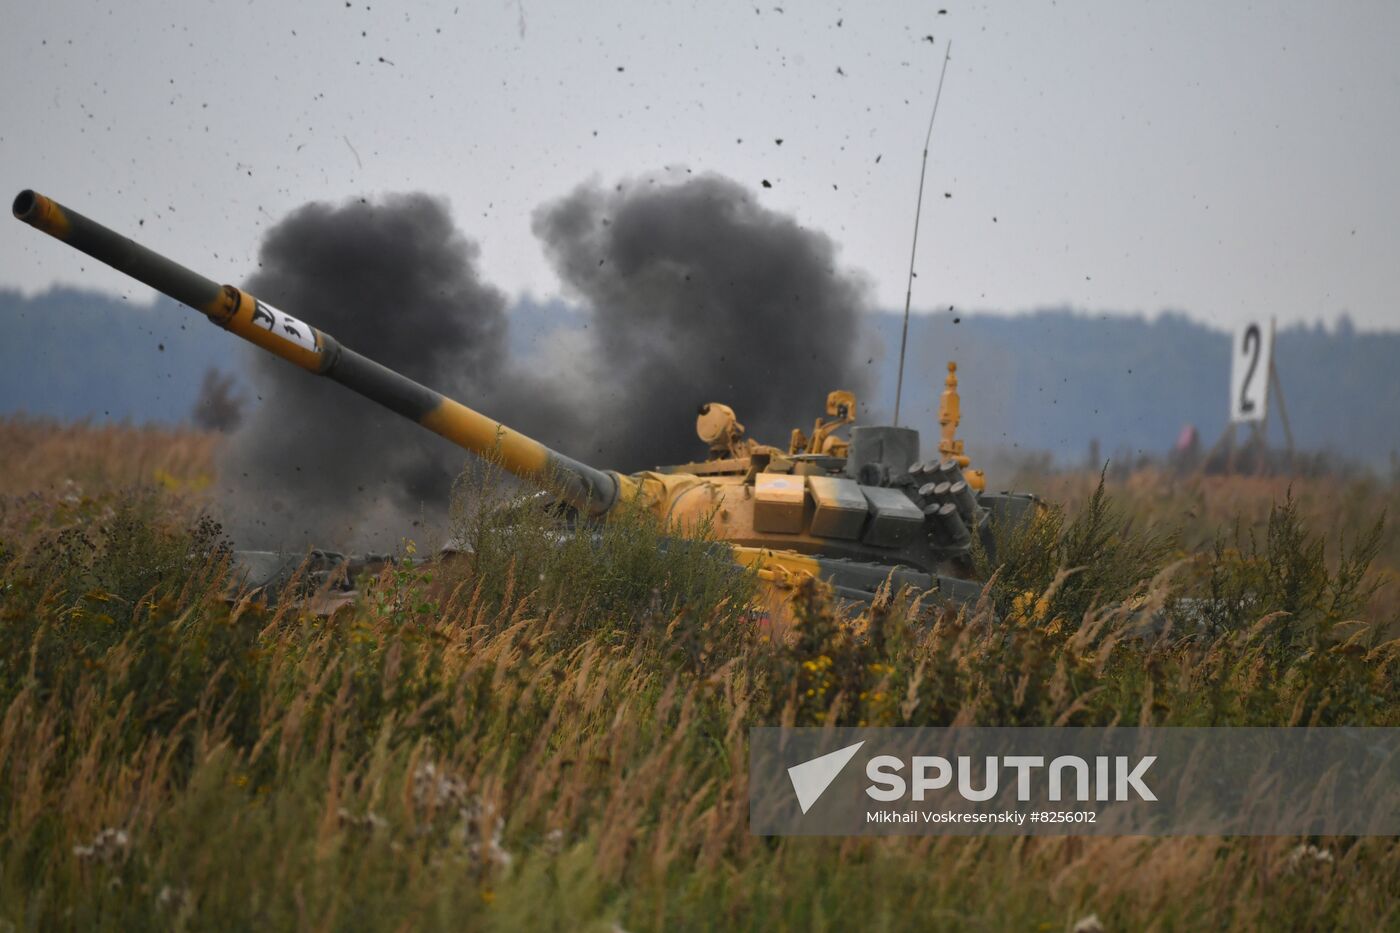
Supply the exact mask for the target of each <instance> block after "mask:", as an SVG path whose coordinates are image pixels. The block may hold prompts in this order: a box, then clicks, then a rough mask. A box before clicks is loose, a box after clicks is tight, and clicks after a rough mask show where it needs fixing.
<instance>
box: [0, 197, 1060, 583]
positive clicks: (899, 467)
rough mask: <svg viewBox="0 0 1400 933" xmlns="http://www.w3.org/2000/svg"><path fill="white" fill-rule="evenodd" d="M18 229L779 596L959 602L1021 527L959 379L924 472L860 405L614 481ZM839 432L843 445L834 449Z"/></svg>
mask: <svg viewBox="0 0 1400 933" xmlns="http://www.w3.org/2000/svg"><path fill="white" fill-rule="evenodd" d="M13 212H14V215H15V216H16V217H17V218H18V219H20V220H22V221H24V222H25V223H28V224H30V225H32V226H34V227H35V228H37V229H39V230H42V231H43V232H45V233H48V234H49V235H51V236H53V237H55V238H57V239H59V240H62V241H64V242H65V243H67V244H68V245H70V246H72V247H73V248H75V249H77V250H80V251H81V252H84V253H86V254H88V255H89V256H91V257H93V258H94V259H97V260H99V261H101V262H103V263H106V264H107V265H109V266H112V267H113V268H115V269H117V270H118V271H120V272H124V273H126V274H127V275H129V276H131V277H132V278H135V279H137V280H138V281H141V282H143V283H145V284H147V285H149V286H151V287H152V288H154V289H156V290H157V291H160V292H162V293H164V294H166V295H168V296H170V297H171V298H174V299H175V300H176V301H179V302H182V303H183V304H185V305H188V306H189V307H191V308H193V309H195V310H196V311H199V312H201V313H202V314H204V315H205V316H206V317H207V318H208V319H209V320H210V321H211V322H212V323H214V324H217V325H218V326H220V327H222V328H223V329H225V330H227V331H229V332H231V333H233V334H236V335H238V336H239V337H242V338H243V339H244V340H247V341H249V342H250V343H253V344H256V345H257V346H259V347H261V348H262V349H264V350H266V351H268V352H269V353H272V354H274V355H276V356H279V357H281V358H282V359H284V360H286V361H287V362H289V363H291V364H292V365H295V366H299V367H301V368H302V369H304V370H306V371H307V372H308V373H311V374H313V375H316V376H322V377H325V378H328V379H332V380H334V381H336V382H338V383H340V384H341V385H343V386H345V387H346V388H348V389H350V390H352V391H354V392H357V393H359V394H360V395H363V396H364V397H366V398H368V399H370V400H371V401H374V402H377V403H378V404H380V405H383V406H384V407H385V408H388V409H390V410H391V411H394V412H397V413H398V414H400V415H403V416H404V417H406V418H409V419H412V420H413V421H416V422H417V423H419V424H421V425H422V426H423V427H425V428H427V429H428V430H430V431H432V432H434V433H436V434H439V435H441V436H442V437H444V438H446V439H448V440H450V441H452V442H453V443H455V444H457V445H459V446H461V447H463V448H465V449H466V450H469V451H471V452H473V453H475V454H478V455H481V456H487V457H490V458H492V459H493V460H494V461H495V462H497V463H499V464H500V465H501V466H502V467H503V468H504V469H506V470H508V471H510V472H511V473H514V474H515V475H517V476H519V477H521V478H522V479H524V480H526V481H528V482H532V483H535V484H537V485H540V486H542V487H544V488H546V489H547V490H548V491H549V492H551V493H552V494H553V495H555V496H557V497H558V498H559V499H560V500H561V501H562V502H564V503H566V504H568V505H569V506H571V507H572V508H573V509H575V510H577V511H578V513H579V514H581V515H586V516H591V517H593V518H595V519H598V520H606V519H607V516H608V515H609V514H610V513H612V512H613V511H614V510H615V509H616V508H617V507H618V506H619V505H620V504H621V503H624V502H635V503H638V504H639V505H641V506H642V507H643V508H645V509H648V510H650V511H651V512H653V513H654V514H656V515H657V516H658V517H660V518H661V519H662V520H664V521H667V522H669V523H671V524H672V525H673V526H674V527H677V528H678V529H680V530H682V531H683V530H684V529H686V528H687V527H695V526H696V525H698V524H699V523H701V522H702V521H709V522H710V523H711V526H712V528H713V529H714V533H715V535H716V536H717V537H718V538H720V539H721V540H723V541H726V542H728V543H729V544H730V545H731V546H732V547H733V549H734V556H735V559H736V560H737V561H738V562H739V563H742V564H745V565H747V566H751V567H754V568H756V569H757V571H758V572H759V574H760V576H762V577H763V578H765V579H767V580H769V581H770V582H772V583H774V584H776V585H779V586H782V585H784V584H790V583H792V582H793V581H794V579H795V578H800V577H802V576H803V575H811V576H816V577H820V578H822V579H825V580H827V581H828V582H829V583H830V584H831V585H832V586H833V587H834V588H835V589H836V591H837V592H838V593H839V594H841V595H844V596H847V597H851V598H860V599H867V598H869V597H870V596H871V595H872V594H873V593H874V592H875V591H876V590H877V589H878V588H879V587H880V585H881V584H883V583H884V582H885V580H886V579H887V578H891V576H892V575H893V579H894V581H895V582H896V584H897V585H901V586H902V585H909V586H914V587H916V588H918V589H920V590H939V591H941V592H942V593H944V594H945V595H948V596H951V597H954V598H958V599H964V598H969V597H972V596H975V595H976V594H977V592H978V591H979V589H980V586H979V585H978V584H976V583H975V582H971V579H970V578H971V576H972V565H971V560H970V548H971V546H972V542H973V538H974V536H981V538H982V539H983V543H984V544H986V545H988V546H990V545H991V543H992V539H991V536H990V534H989V528H990V525H991V522H992V520H993V518H994V517H996V516H1010V517H1012V518H1016V517H1019V515H1021V514H1024V512H1025V511H1026V510H1027V509H1028V508H1029V507H1030V505H1031V503H1032V500H1031V499H1030V497H1026V496H1011V495H1007V494H1002V495H1000V496H991V495H988V494H987V493H985V492H983V491H982V490H983V487H984V480H983V478H982V474H981V473H980V472H979V471H975V470H971V469H970V468H969V458H968V456H967V454H966V453H965V451H964V449H963V443H962V441H960V440H956V439H955V438H954V436H953V434H954V431H955V429H956V427H957V425H958V422H959V418H960V410H959V400H958V394H957V378H956V375H955V367H954V365H953V364H952V363H950V364H949V375H948V380H947V387H946V388H945V391H944V393H943V399H942V404H941V406H940V419H939V420H940V424H941V427H942V437H941V440H940V444H939V452H940V455H941V456H940V459H939V460H935V461H926V462H919V460H918V458H919V451H920V448H919V434H918V432H917V431H915V430H913V429H911V428H898V427H888V426H856V425H854V422H855V417H856V398H855V396H854V395H853V394H852V393H850V392H847V391H844V390H837V391H833V392H831V393H830V395H829V396H828V397H827V405H826V414H827V418H825V419H823V418H818V419H817V420H816V421H815V423H814V424H813V428H812V432H811V433H810V434H807V433H805V432H803V431H802V430H801V429H794V430H793V432H792V435H791V437H790V438H789V442H788V444H787V447H786V449H782V448H779V447H776V446H769V445H766V444H764V443H761V442H759V441H758V440H756V439H754V438H750V437H747V436H746V433H745V429H744V426H743V424H742V423H741V422H740V421H739V413H736V412H735V411H734V410H733V409H732V408H730V407H729V406H728V405H725V404H723V403H721V402H711V403H709V404H706V405H703V406H701V407H700V409H699V413H698V416H697V419H696V432H697V435H698V436H699V439H700V441H701V442H702V443H703V444H705V445H706V447H707V448H708V454H707V456H706V458H705V459H704V460H700V461H695V462H692V463H685V464H681V465H676V466H667V467H658V468H656V469H655V470H650V471H644V472H640V473H634V474H630V475H629V474H623V473H619V472H617V471H613V470H600V469H597V468H595V467H592V466H589V465H588V464H585V463H581V462H579V461H577V460H575V459H573V458H571V457H569V456H566V455H565V454H562V453H560V452H558V451H555V450H552V449H550V448H549V447H546V446H545V445H543V444H541V443H540V442H539V441H536V440H534V439H533V438H530V437H527V436H525V435H524V434H521V433H520V432H518V431H515V430H513V429H512V428H510V427H508V426H506V425H504V424H501V423H500V422H498V421H496V420H494V419H492V418H490V417H489V416H487V415H485V414H482V413H480V412H477V411H475V410H473V409H471V408H469V407H468V406H466V405H464V404H462V403H461V402H459V401H456V400H454V399H450V398H447V397H445V396H443V395H441V394H440V393H438V392H436V391H434V390H433V389H431V388H428V387H427V386H424V385H421V384H419V383H418V382H415V381H414V380H412V379H409V378H408V377H406V376H404V375H402V374H400V373H397V372H394V371H393V370H390V369H388V368H386V367H384V366H382V365H380V364H379V363H376V362H375V361H373V360H371V359H369V358H368V357H365V356H363V355H361V354H359V353H357V352H355V351H354V350H353V349H351V348H349V347H346V346H344V345H343V344H341V343H340V342H339V341H337V340H336V339H335V338H334V337H333V336H332V335H330V334H328V333H326V332H325V331H322V330H320V329H318V328H316V327H315V326H313V325H312V324H310V323H308V322H306V321H302V320H300V319H299V318H297V317H295V316H293V315H291V314H289V313H287V312H285V311H283V310H281V309H279V308H276V307H273V306H272V305H270V304H268V303H267V302H265V301H263V300H261V299H259V298H257V297H255V296H253V295H250V294H249V293H247V292H246V291H244V290H242V289H240V288H237V287H235V286H233V285H220V284H218V283H216V282H214V281H213V280H211V279H207V278H205V277H203V276H201V275H199V274H197V273H195V272H193V271H191V270H189V269H187V268H185V267H184V266H181V265H179V264H178V263H175V262H173V261H172V260H170V259H167V258H165V257H164V256H161V255H159V254H157V253H155V252H153V251H151V250H149V249H147V248H146V247H144V246H140V245H139V244H137V243H134V242H133V241H131V240H129V239H127V238H126V237H124V236H121V235H120V234H117V233H115V232H114V231H112V230H109V229H108V228H106V227H104V226H102V225H101V224H98V223H96V222H94V221H91V220H89V219H88V218H86V217H84V216H82V215H81V214H78V213H77V212H75V211H72V210H69V209H68V208H65V207H63V206H62V205H60V204H58V203H57V202H55V201H53V200H50V199H49V198H46V197H44V196H43V195H40V194H38V193H36V192H33V191H28V190H26V191H22V192H20V194H19V195H18V196H17V197H16V198H15V201H14V206H13ZM838 431H845V432H846V436H845V437H842V436H840V434H838Z"/></svg>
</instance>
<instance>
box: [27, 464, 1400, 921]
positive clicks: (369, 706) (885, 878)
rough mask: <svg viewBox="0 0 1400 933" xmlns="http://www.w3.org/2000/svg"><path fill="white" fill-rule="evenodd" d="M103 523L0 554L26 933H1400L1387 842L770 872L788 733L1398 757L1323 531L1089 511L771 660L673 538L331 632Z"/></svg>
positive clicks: (720, 574)
mask: <svg viewBox="0 0 1400 933" xmlns="http://www.w3.org/2000/svg"><path fill="white" fill-rule="evenodd" d="M94 488H99V487H94ZM108 488H109V491H106V492H102V493H97V494H89V495H88V496H87V497H86V498H85V501H82V502H80V503H78V504H76V505H75V504H73V503H65V502H63V500H62V497H63V494H62V493H57V492H51V493H47V494H44V495H41V496H37V497H36V496H33V495H26V496H25V497H23V499H24V501H25V502H26V503H29V504H28V505H26V507H25V508H26V513H27V514H30V515H32V516H35V517H36V520H35V521H32V522H28V523H24V522H14V521H10V522H6V523H4V524H3V526H0V565H2V567H3V569H0V925H6V924H7V925H10V926H13V927H14V928H16V929H21V928H22V929H31V928H33V929H51V928H121V929H126V928H151V927H155V928H178V929H205V928H225V927H227V928H240V929H246V928H250V927H273V928H284V927H296V928H312V929H355V928H365V929H371V928H372V929H379V928H391V929H434V928H442V929H464V928H465V929H518V928H526V929H569V930H572V929H599V930H609V929H612V928H613V927H614V925H615V924H616V925H619V926H621V927H622V928H624V929H629V930H635V929H669V928H681V929H696V928H705V929H731V928H780V929H812V928H817V929H824V928H838V927H840V928H850V927H854V928H860V929H910V928H920V929H922V928H945V929H966V928H988V929H1006V928H1012V929H1048V930H1061V929H1069V928H1071V927H1072V926H1073V925H1074V924H1075V923H1076V922H1077V921H1078V920H1079V919H1080V918H1082V917H1084V916H1086V915H1088V914H1091V913H1092V914H1096V915H1097V916H1098V917H1099V918H1100V919H1101V920H1102V921H1103V923H1104V925H1105V927H1106V928H1108V929H1125V928H1127V929H1137V928H1155V929H1197V928H1202V927H1209V928H1235V929H1261V928H1285V929H1321V928H1331V927H1346V928H1364V929H1377V928H1387V927H1390V928H1394V927H1397V926H1400V917H1398V916H1397V906H1396V905H1397V903H1400V898H1398V897H1397V895H1400V846H1397V845H1396V844H1395V842H1394V841H1393V840H1390V839H1308V840H1300V839H1219V838H1181V839H1134V838H1121V839H1054V838H1025V839H1010V838H988V839H963V838H951V837H945V838H927V839H910V838H894V839H767V838H759V837H754V836H751V835H749V833H748V828H747V800H746V793H747V785H746V774H745V769H746V763H747V747H746V741H747V738H746V737H747V729H748V728H749V727H750V726H753V725H757V724H773V723H783V722H786V723H793V724H800V725H812V724H821V723H826V722H835V723H843V724H845V723H857V722H867V723H878V724H891V725H897V724H947V723H954V722H959V723H979V724H1003V725H1014V724H1033V725H1042V724H1051V723H1065V724H1080V725H1082V724H1095V723H1106V722H1110V721H1119V722H1131V723H1139V722H1151V723H1156V724H1162V725H1206V724H1209V725H1229V724H1243V723H1250V724H1279V725H1282V724H1289V723H1302V722H1317V723H1326V724H1334V723H1348V724H1374V725H1400V673H1397V664H1400V659H1397V656H1396V655H1397V650H1396V649H1397V645H1396V643H1395V642H1388V641H1386V638H1385V634H1384V632H1383V630H1382V626H1381V624H1380V623H1381V622H1383V621H1384V620H1382V619H1380V618H1378V617H1374V616H1370V615H1368V614H1367V613H1368V612H1370V609H1369V608H1368V607H1369V606H1371V605H1373V603H1372V602H1371V601H1370V595H1369V592H1368V586H1369V583H1370V582H1372V581H1373V579H1374V578H1373V577H1372V576H1371V574H1372V573H1373V571H1372V570H1371V568H1370V564H1369V563H1368V556H1372V555H1370V554H1369V552H1368V547H1367V546H1366V545H1365V540H1364V535H1361V534H1360V532H1359V531H1353V532H1350V533H1349V539H1350V540H1353V541H1360V542H1361V544H1360V545H1357V546H1355V547H1349V549H1348V551H1347V552H1346V556H1339V555H1338V554H1337V553H1336V550H1335V545H1334V544H1330V543H1329V542H1334V541H1335V534H1334V530H1333V529H1331V528H1328V527H1324V528H1318V527H1315V526H1314V524H1313V522H1312V519H1313V517H1314V515H1313V513H1308V512H1306V511H1305V509H1304V507H1303V506H1302V505H1300V504H1299V503H1298V502H1294V503H1292V504H1290V503H1288V502H1287V500H1284V501H1283V502H1282V503H1281V504H1275V506H1274V507H1273V508H1272V509H1271V510H1270V512H1269V513H1268V514H1267V515H1265V517H1264V520H1263V524H1262V526H1261V530H1260V532H1259V534H1257V535H1256V539H1255V541H1254V543H1253V545H1251V544H1250V542H1249V541H1248V540H1247V539H1242V540H1241V541H1240V544H1239V546H1232V547H1230V548H1226V549H1224V550H1222V551H1220V552H1217V551H1215V550H1214V549H1213V545H1212V549H1211V550H1208V551H1206V552H1205V553H1206V554H1207V555H1208V556H1207V557H1206V558H1204V562H1203V563H1201V564H1194V563H1192V562H1191V561H1187V562H1185V563H1183V560H1182V551H1181V548H1182V544H1181V535H1176V536H1173V535H1171V534H1167V533H1165V532H1164V531H1163V530H1162V529H1160V528H1159V527H1158V526H1157V525H1155V524H1149V523H1146V522H1143V521H1140V520H1138V519H1136V518H1133V517H1132V516H1134V515H1135V514H1137V513H1136V512H1135V510H1136V509H1138V508H1139V505H1137V504H1136V500H1135V499H1134V498H1133V495H1127V496H1124V497H1122V500H1121V501H1120V499H1119V498H1118V497H1116V496H1114V495H1113V494H1111V493H1110V494H1108V495H1095V494H1094V493H1093V492H1092V491H1091V492H1089V493H1088V494H1087V495H1086V496H1085V498H1084V499H1083V500H1082V501H1076V502H1075V504H1074V506H1073V507H1072V508H1070V509H1069V510H1067V511H1065V512H1063V513H1061V512H1054V511H1052V512H1049V513H1047V514H1046V515H1045V516H1043V517H1042V518H1041V520H1039V521H1038V522H1036V523H1035V524H1034V525H1033V526H1031V527H1029V528H1027V529H1024V530H1022V531H1021V532H1019V533H1017V534H1016V535H1012V536H1008V537H1006V538H1005V539H1004V540H1003V541H1001V542H999V547H998V557H997V560H998V571H999V575H998V578H997V579H998V581H999V582H996V583H994V584H993V585H992V586H991V587H990V588H989V590H988V593H987V596H986V599H985V600H984V601H983V602H982V603H981V604H979V605H978V606H976V607H974V608H971V609H970V610H968V611H966V612H963V613H961V614H948V613H945V614H941V615H937V616H930V615H929V614H928V613H926V612H924V611H923V609H922V608H921V607H920V606H919V605H918V604H917V603H916V602H915V601H913V600H911V599H909V598H908V597H907V596H906V597H895V598H888V599H882V600H880V601H878V602H877V603H876V604H875V605H874V606H873V607H871V609H870V610H869V611H868V612H866V613H864V614H863V615H862V616H861V617H860V618H858V619H855V620H850V619H849V618H843V617H842V616H841V615H840V614H838V613H837V612H835V611H834V610H833V607H832V606H831V605H830V604H829V602H828V601H827V597H826V595H825V594H824V593H823V592H822V590H821V588H820V587H815V586H813V587H807V588H805V589H803V590H802V591H801V592H800V593H799V594H798V603H797V609H798V612H797V615H798V621H797V623H796V624H795V626H794V627H793V629H792V631H791V632H790V633H787V634H786V635H785V636H778V634H777V633H775V632H773V631H772V630H771V629H770V628H768V627H766V626H764V625H762V624H760V623H757V622H755V620H754V619H753V618H751V616H750V614H749V613H748V612H747V611H746V595H747V590H746V588H747V587H750V586H752V583H753V581H752V580H751V579H750V578H748V577H746V576H744V575H742V574H736V573H735V572H734V571H733V569H732V568H731V566H730V565H729V564H728V562H727V561H726V560H725V559H724V557H723V553H722V551H720V550H718V549H716V548H714V547H711V546H708V545H707V544H706V543H705V542H704V541H700V542H694V543H692V544H690V545H684V546H680V547H677V546H676V545H674V544H669V543H665V542H663V536H662V531H663V529H661V528H658V527H656V526H655V525H654V524H653V523H651V522H649V521H648V520H647V519H646V518H645V517H644V516H639V515H631V516H627V517H626V518H625V519H624V520H623V521H622V522H621V523H619V524H618V525H616V526H614V527H613V528H611V529H610V530H609V531H608V532H607V533H605V534H604V535H602V536H601V537H600V536H595V535H593V534H592V533H590V532H587V531H577V532H570V531H564V532H560V531H559V529H558V527H557V525H555V524H553V523H552V522H550V521H548V520H547V518H548V516H545V515H544V514H543V513H542V512H541V511H540V509H539V507H538V506H537V505H533V504H531V503H529V502H525V503H521V504H519V505H518V507H517V508H515V509H512V510H507V511H501V510H495V511H492V510H482V511H474V512H471V513H467V514H466V515H465V517H464V518H463V521H462V527H461V528H460V529H459V530H460V531H461V532H462V533H463V534H464V535H465V536H467V538H468V539H469V540H470V541H471V542H472V543H473V544H475V545H476V546H477V547H476V550H475V553H474V554H472V555H469V556H467V557H464V558H459V559H458V560H457V561H455V562H440V561H436V560H431V559H430V560H419V559H418V558H417V556H416V555H412V554H406V555H404V558H405V559H403V560H401V561H400V562H399V563H398V564H397V565H395V566H392V567H390V568H387V569H386V570H385V571H384V572H383V573H382V574H381V575H379V576H378V577H376V578H374V579H372V580H365V581H362V592H363V598H362V599H361V600H360V602H359V603H358V605H357V606H356V607H354V608H353V609H351V610H347V611H342V612H340V613H337V614H335V615H333V616H331V617H330V618H322V617H318V616H316V615H313V614H310V613H308V612H307V611H306V610H305V604H304V603H303V602H302V601H301V600H299V599H298V598H296V596H295V592H296V588H295V587H291V588H289V589H288V590H287V591H286V593H287V595H286V596H285V598H280V599H274V600H273V601H272V602H271V603H270V604H267V603H263V602H259V601H257V600H253V599H247V598H245V599H236V600H233V601H229V600H226V599H225V598H224V594H225V592H226V589H227V573H228V554H227V550H226V547H225V546H224V542H222V541H221V538H220V535H219V533H218V531H217V529H216V528H214V527H213V526H211V525H210V524H208V523H207V522H206V523H202V524H201V523H200V522H199V521H198V520H197V519H196V518H194V517H193V516H192V514H191V512H190V510H189V503H188V502H178V503H175V504H173V505H172V495H171V493H170V492H169V491H168V490H166V489H163V488H160V487H159V486H157V488H155V489H150V488H147V489H145V490H144V491H135V492H132V491H126V492H120V491H112V487H108ZM6 501H7V502H10V503H12V502H13V501H14V500H13V499H8V500H6ZM40 504H43V505H46V506H47V507H48V509H49V512H48V513H41V510H40ZM1224 524H1225V526H1226V527H1224V528H1223V529H1222V533H1223V532H1230V533H1231V534H1233V529H1232V528H1230V527H1228V526H1229V524H1230V523H1229V522H1228V521H1227V522H1225V523H1224ZM1185 533H1186V534H1189V531H1187V532H1185ZM1381 534H1382V535H1384V534H1385V533H1384V532H1382V533H1381ZM1212 540H1213V539H1212ZM1320 543H1321V545H1322V546H1321V547H1319V544H1320ZM663 544H664V546H665V547H666V549H667V553H665V554H664V555H660V554H659V552H660V551H661V550H662V548H663ZM1370 550H1374V551H1376V552H1377V553H1379V551H1380V550H1381V546H1380V545H1376V546H1374V547H1371V548H1370ZM1086 561H1087V562H1089V563H1090V564H1092V565H1093V572H1092V573H1089V572H1086V571H1075V572H1069V571H1072V570H1073V568H1076V567H1081V566H1086V564H1085V563H1084V562H1086ZM1204 600H1214V602H1213V603H1209V604H1207V603H1205V602H1203V601H1204ZM1207 605H1208V607H1209V608H1210V609H1211V610H1212V611H1214V613H1215V615H1214V616H1209V615H1208V613H1207V612H1206V610H1205V609H1203V606H1207ZM1285 605H1287V606H1291V608H1290V609H1282V607H1284V606H1285ZM1279 611H1285V612H1287V613H1288V614H1287V615H1286V616H1279V615H1277V614H1276V613H1278V612H1279ZM1269 617H1272V621H1270V622H1269V623H1267V624H1263V625H1260V624H1258V623H1259V622H1260V620H1261V619H1265V618H1269ZM1357 621H1359V622H1360V623H1361V624H1360V625H1356V624H1353V623H1354V622H1357ZM1165 622H1171V623H1172V626H1171V628H1167V627H1165V626H1164V623H1165ZM1304 843H1306V844H1309V845H1312V846H1314V847H1315V850H1307V849H1301V850H1300V849H1299V846H1300V844H1304ZM1314 851H1316V852H1320V853H1325V856H1318V855H1314V854H1312V853H1313V852H1314ZM1300 852H1302V853H1304V854H1303V856H1302V857H1300V855H1299V853H1300Z"/></svg>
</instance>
